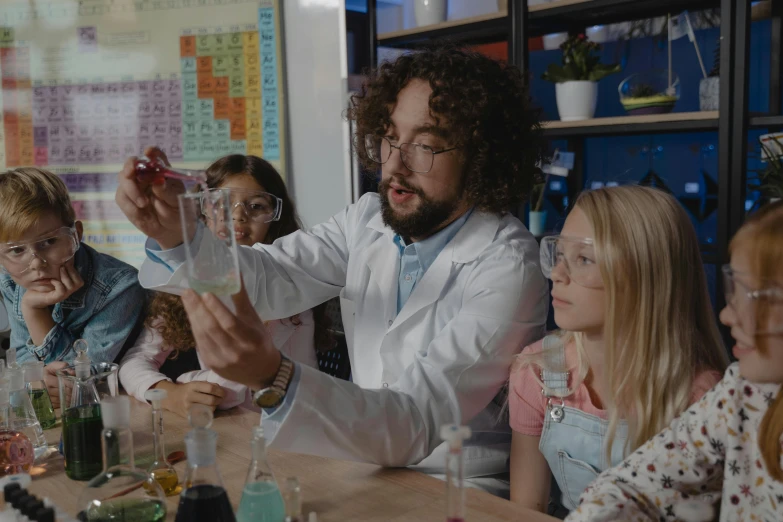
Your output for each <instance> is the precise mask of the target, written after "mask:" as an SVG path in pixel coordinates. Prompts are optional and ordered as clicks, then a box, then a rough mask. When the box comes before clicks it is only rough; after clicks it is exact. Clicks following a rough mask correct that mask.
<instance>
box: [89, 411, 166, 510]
mask: <svg viewBox="0 0 783 522" xmlns="http://www.w3.org/2000/svg"><path fill="white" fill-rule="evenodd" d="M101 417H102V420H103V430H101V452H102V457H103V458H102V460H103V471H102V472H101V473H100V474H98V475H97V476H96V477H95V478H93V479H92V480H90V482H88V483H87V487H85V488H84V491H83V492H82V494H81V496H80V497H79V501H78V505H79V507H81V508H82V511H81V512H80V513H79V519H80V520H83V521H85V522H104V521H112V522H140V521H145V522H160V521H163V520H165V518H166V500H165V498H166V497H165V495H164V494H163V490H162V489H161V488H160V486H159V485H158V483H157V482H155V480H154V479H153V478H152V477H151V476H150V475H149V474H148V473H146V472H144V471H143V470H140V469H138V468H137V467H136V466H135V462H134V458H133V457H134V455H133V432H131V429H130V399H129V398H128V397H127V396H119V397H107V398H105V399H104V400H103V401H102V402H101Z"/></svg>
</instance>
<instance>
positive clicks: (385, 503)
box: [29, 399, 555, 522]
mask: <svg viewBox="0 0 783 522" xmlns="http://www.w3.org/2000/svg"><path fill="white" fill-rule="evenodd" d="M150 412H151V408H150V407H149V406H148V405H146V404H143V403H141V402H139V401H137V400H135V399H131V427H132V429H133V437H134V447H135V453H136V465H137V466H139V467H144V466H145V464H148V463H149V462H151V457H152V429H151V422H152V421H151V415H150ZM163 417H164V428H165V432H166V453H167V454H168V453H170V452H172V451H175V450H184V449H185V448H184V442H183V437H184V435H185V433H186V432H187V431H188V430H189V429H190V427H189V425H188V422H187V420H186V419H185V418H183V417H180V416H178V415H176V414H174V413H171V412H164V414H163ZM258 422H259V414H258V413H255V412H252V411H249V410H244V409H241V408H235V409H233V410H230V411H227V412H220V413H219V414H218V416H217V418H215V421H214V423H213V425H212V429H213V430H215V431H216V432H217V433H218V465H219V467H220V471H221V473H222V475H223V481H224V483H225V484H224V485H225V487H226V490H227V491H228V494H229V497H230V499H231V503H232V505H233V506H234V509H236V508H237V506H238V505H239V500H240V496H241V493H242V488H243V486H244V482H245V475H246V473H247V467H248V464H249V462H250V430H251V429H252V427H254V426H256V425H257V424H258ZM44 433H45V434H46V438H47V440H48V441H49V442H50V443H52V444H55V445H56V444H57V442H58V441H59V437H60V429H59V427H57V428H53V429H51V430H48V431H46V432H44ZM268 457H269V463H270V464H271V466H272V469H273V471H274V473H275V476H276V478H277V479H278V481H279V482H281V483H282V482H283V481H284V480H285V478H286V477H291V476H295V477H297V478H298V479H299V482H300V484H301V488H302V498H303V509H302V511H303V514H304V516H305V520H307V518H306V517H307V514H308V513H309V512H311V511H315V512H316V513H317V514H318V520H319V521H321V522H330V521H334V522H344V521H353V520H356V521H362V522H381V521H384V522H387V521H388V522H392V521H394V522H397V521H399V522H403V521H405V522H418V521H422V522H424V521H427V522H433V521H442V520H444V519H445V491H446V488H445V485H444V483H443V482H442V481H440V480H437V479H434V478H432V477H428V476H427V475H424V474H421V473H418V472H416V471H411V470H408V469H388V468H381V467H378V466H374V465H371V464H360V463H356V462H348V461H340V460H333V459H327V458H322V457H314V456H311V455H301V454H295V453H283V452H278V451H269V455H268ZM175 468H176V470H177V473H178V474H179V478H180V481H182V480H183V479H184V476H185V462H180V463H179V464H177V465H176V466H175ZM33 475H34V478H33V483H32V485H31V486H30V488H29V489H30V491H31V492H32V493H33V494H35V495H37V496H39V497H49V498H51V499H52V500H53V501H54V502H55V504H57V505H58V506H60V507H61V508H62V509H64V510H66V511H68V512H69V513H71V514H75V513H76V512H77V511H78V509H77V500H78V497H79V494H80V493H81V491H82V489H83V488H84V485H85V483H84V482H77V481H74V480H71V479H69V478H68V477H67V476H66V475H65V471H64V469H63V459H62V457H61V456H60V455H59V454H56V455H55V456H53V457H50V458H49V459H47V460H45V461H44V462H43V463H42V464H41V465H40V466H38V467H36V468H35V469H34V470H33ZM466 498H467V520H468V521H469V522H473V521H482V522H483V521H487V522H491V521H501V520H521V521H522V520H524V521H527V520H529V521H531V522H551V521H554V520H555V519H553V518H551V517H548V516H546V515H542V514H540V513H534V512H532V511H528V510H524V509H521V508H518V507H516V506H514V505H513V504H512V503H510V502H508V501H506V500H503V499H500V498H498V497H495V496H492V495H490V494H488V493H485V492H483V491H478V490H475V489H468V490H467V493H466ZM167 500H168V510H169V515H168V520H174V515H175V513H176V511H177V502H178V500H179V497H169V498H168V499H167Z"/></svg>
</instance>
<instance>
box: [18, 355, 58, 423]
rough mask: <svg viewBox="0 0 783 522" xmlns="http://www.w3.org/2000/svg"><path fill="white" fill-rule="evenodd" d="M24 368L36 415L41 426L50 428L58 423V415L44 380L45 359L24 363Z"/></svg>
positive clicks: (28, 391)
mask: <svg viewBox="0 0 783 522" xmlns="http://www.w3.org/2000/svg"><path fill="white" fill-rule="evenodd" d="M22 369H23V370H24V380H25V382H26V383H27V393H28V395H30V400H31V401H32V403H33V409H34V410H35V415H36V416H37V417H38V422H40V423H41V428H43V429H45V430H48V429H49V428H53V427H54V425H55V424H57V417H55V415H54V407H52V398H51V397H49V390H47V389H46V383H45V382H44V363H43V361H29V362H26V363H24V364H23V365H22Z"/></svg>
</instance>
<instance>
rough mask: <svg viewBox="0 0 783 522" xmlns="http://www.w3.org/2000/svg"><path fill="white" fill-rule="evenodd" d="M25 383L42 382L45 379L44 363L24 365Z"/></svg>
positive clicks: (35, 362) (33, 362) (34, 362)
mask: <svg viewBox="0 0 783 522" xmlns="http://www.w3.org/2000/svg"><path fill="white" fill-rule="evenodd" d="M22 369H23V370H24V380H25V382H36V381H42V380H43V378H44V363H43V362H41V361H31V362H26V363H24V364H23V365H22Z"/></svg>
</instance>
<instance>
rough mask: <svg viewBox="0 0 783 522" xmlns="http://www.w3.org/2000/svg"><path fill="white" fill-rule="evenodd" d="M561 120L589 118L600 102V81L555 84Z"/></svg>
mask: <svg viewBox="0 0 783 522" xmlns="http://www.w3.org/2000/svg"><path fill="white" fill-rule="evenodd" d="M555 94H556V95H557V112H558V113H559V114H560V121H579V120H589V119H590V118H592V117H593V115H594V114H595V105H596V103H597V102H598V83H596V82H589V81H586V80H584V81H574V82H564V83H556V84H555Z"/></svg>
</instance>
